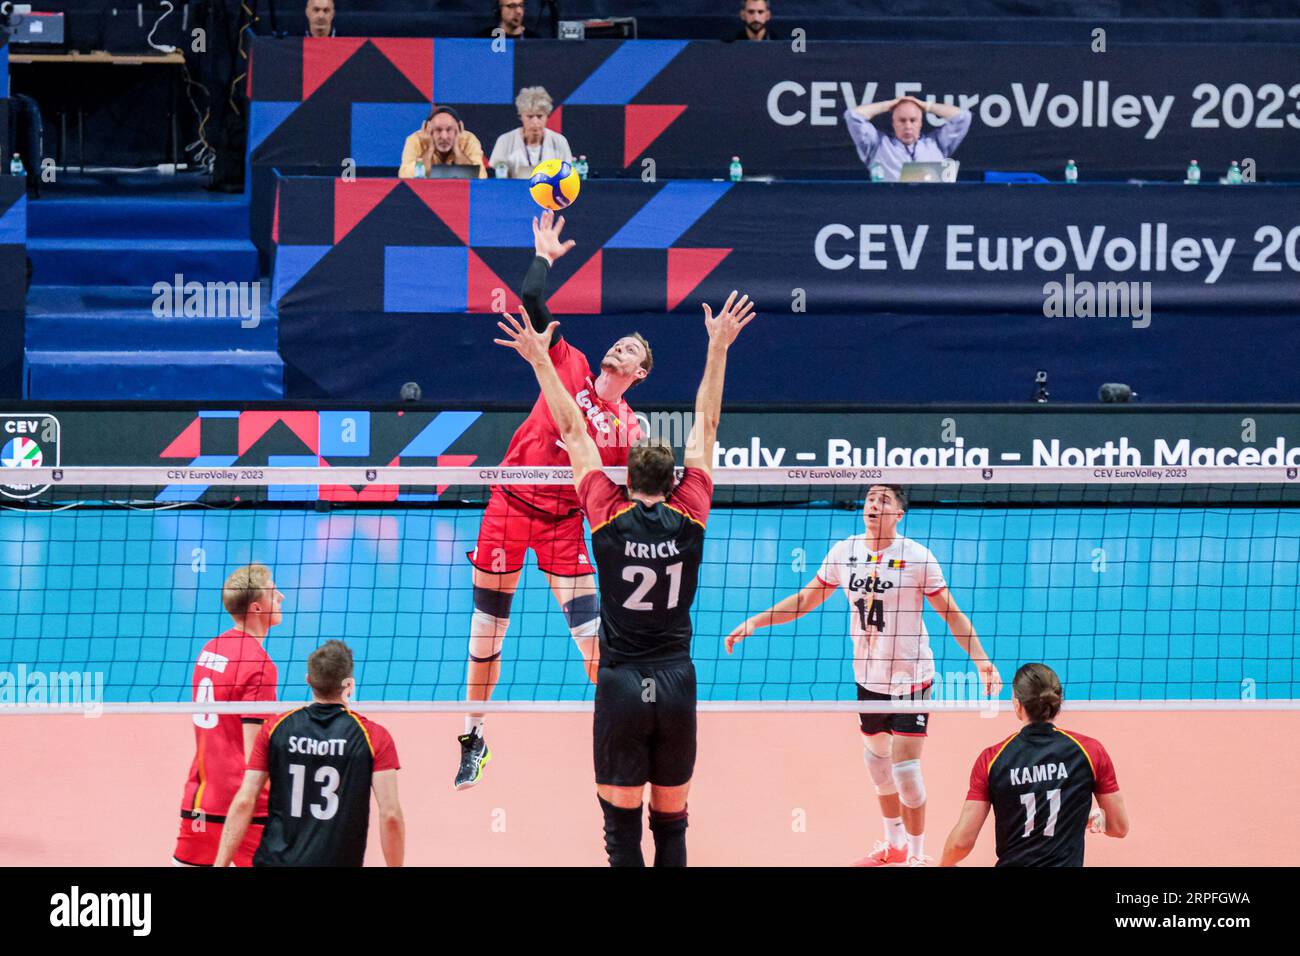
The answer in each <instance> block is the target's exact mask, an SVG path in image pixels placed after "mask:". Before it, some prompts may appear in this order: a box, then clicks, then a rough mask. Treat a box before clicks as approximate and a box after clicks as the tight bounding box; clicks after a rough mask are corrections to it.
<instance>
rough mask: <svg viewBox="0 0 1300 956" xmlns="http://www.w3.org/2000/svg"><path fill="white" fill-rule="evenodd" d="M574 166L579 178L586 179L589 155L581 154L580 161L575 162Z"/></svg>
mask: <svg viewBox="0 0 1300 956" xmlns="http://www.w3.org/2000/svg"><path fill="white" fill-rule="evenodd" d="M573 168H574V170H575V171H576V172H577V174H578V178H579V179H586V178H587V157H586V156H579V157H578V161H577V162H576V163H574V164H573Z"/></svg>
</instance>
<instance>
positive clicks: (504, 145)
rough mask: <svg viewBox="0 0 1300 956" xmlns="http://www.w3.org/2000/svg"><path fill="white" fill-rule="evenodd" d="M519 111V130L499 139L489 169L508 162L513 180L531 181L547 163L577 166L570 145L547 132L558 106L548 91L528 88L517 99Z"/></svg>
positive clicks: (554, 133)
mask: <svg viewBox="0 0 1300 956" xmlns="http://www.w3.org/2000/svg"><path fill="white" fill-rule="evenodd" d="M515 109H517V110H518V111H519V124H520V125H519V128H518V129H512V130H511V131H510V132H508V133H502V134H501V135H500V136H498V137H497V141H496V145H494V146H493V147H492V156H491V158H490V159H489V160H488V165H489V166H491V167H492V168H493V169H496V168H497V164H498V163H501V162H504V163H505V164H506V165H507V166H509V168H510V174H509V175H510V178H511V179H527V178H528V177H529V176H531V175H532V174H533V170H534V169H536V168H537V164H538V163H540V162H542V161H543V160H546V159H562V160H564V161H565V162H566V163H571V162H573V151H572V150H571V149H569V141H568V140H567V139H565V138H564V137H563V136H561V135H560V134H559V133H557V132H555V130H553V129H547V128H546V121H547V119H548V118H549V117H550V115H551V112H552V111H553V110H554V109H555V104H554V103H552V102H551V94H549V93H547V92H546V88H545V87H543V86H525V87H524V88H523V89H522V90H520V91H519V95H518V96H516V97H515Z"/></svg>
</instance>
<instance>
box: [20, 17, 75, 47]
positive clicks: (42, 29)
mask: <svg viewBox="0 0 1300 956" xmlns="http://www.w3.org/2000/svg"><path fill="white" fill-rule="evenodd" d="M10 23H11V26H12V29H13V32H12V33H11V34H10V35H9V42H10V43H12V44H14V45H15V46H24V47H36V46H40V47H48V48H51V49H58V50H62V49H63V47H64V39H63V14H62V13H15V14H12V18H11V20H10Z"/></svg>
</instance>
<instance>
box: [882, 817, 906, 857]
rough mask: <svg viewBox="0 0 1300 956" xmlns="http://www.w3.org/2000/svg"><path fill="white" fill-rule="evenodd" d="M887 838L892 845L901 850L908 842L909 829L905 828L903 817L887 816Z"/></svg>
mask: <svg viewBox="0 0 1300 956" xmlns="http://www.w3.org/2000/svg"><path fill="white" fill-rule="evenodd" d="M885 839H886V840H888V841H889V845H890V846H892V847H895V848H896V849H900V850H901V849H902V848H903V846H904V844H906V843H907V830H906V829H904V828H903V818H902V817H885Z"/></svg>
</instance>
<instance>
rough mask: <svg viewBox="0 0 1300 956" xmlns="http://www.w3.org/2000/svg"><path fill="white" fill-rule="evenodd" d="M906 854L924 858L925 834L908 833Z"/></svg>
mask: <svg viewBox="0 0 1300 956" xmlns="http://www.w3.org/2000/svg"><path fill="white" fill-rule="evenodd" d="M907 855H908V856H909V857H913V856H914V857H916V858H917V859H918V860H923V859H925V834H924V833H909V834H908V835H907Z"/></svg>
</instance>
